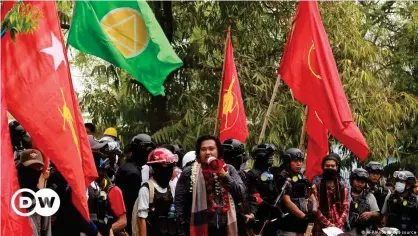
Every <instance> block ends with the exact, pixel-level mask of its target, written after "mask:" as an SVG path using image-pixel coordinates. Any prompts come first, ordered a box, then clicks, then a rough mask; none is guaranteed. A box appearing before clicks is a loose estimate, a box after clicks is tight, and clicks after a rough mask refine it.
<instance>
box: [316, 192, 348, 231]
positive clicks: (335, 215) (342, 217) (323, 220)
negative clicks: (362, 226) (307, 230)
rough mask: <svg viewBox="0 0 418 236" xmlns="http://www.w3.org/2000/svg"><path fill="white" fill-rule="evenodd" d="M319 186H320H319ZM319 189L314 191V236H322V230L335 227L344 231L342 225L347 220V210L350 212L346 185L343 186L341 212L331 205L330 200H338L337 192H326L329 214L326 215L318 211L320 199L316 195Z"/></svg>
mask: <svg viewBox="0 0 418 236" xmlns="http://www.w3.org/2000/svg"><path fill="white" fill-rule="evenodd" d="M319 185H320V184H319ZM318 191H320V190H319V189H318V190H316V189H315V197H316V200H317V203H318V211H317V215H318V222H317V224H316V234H315V235H323V231H322V229H323V228H327V227H331V226H335V227H337V228H340V229H341V230H343V231H344V224H345V222H346V220H347V217H348V214H349V210H350V202H349V200H348V188H347V186H346V185H344V200H343V202H342V207H341V210H340V211H338V210H337V207H336V205H335V204H333V203H332V200H331V199H336V198H338V196H337V195H338V194H339V193H338V191H333V192H330V191H327V200H328V206H330V207H329V213H328V214H327V215H324V214H323V213H322V212H321V210H319V206H320V204H321V203H320V199H319V195H318Z"/></svg>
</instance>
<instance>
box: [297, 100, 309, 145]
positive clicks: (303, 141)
mask: <svg viewBox="0 0 418 236" xmlns="http://www.w3.org/2000/svg"><path fill="white" fill-rule="evenodd" d="M308 110H309V108H308V106H306V107H305V115H304V117H303V125H302V133H301V134H300V140H299V149H300V150H301V151H302V152H303V150H304V148H303V147H304V146H305V137H306V126H307V121H308Z"/></svg>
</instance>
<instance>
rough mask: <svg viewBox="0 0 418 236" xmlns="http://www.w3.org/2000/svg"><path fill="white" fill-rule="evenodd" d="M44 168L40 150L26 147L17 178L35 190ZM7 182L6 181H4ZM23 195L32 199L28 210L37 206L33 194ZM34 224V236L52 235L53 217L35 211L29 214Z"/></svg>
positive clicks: (23, 185) (22, 186)
mask: <svg viewBox="0 0 418 236" xmlns="http://www.w3.org/2000/svg"><path fill="white" fill-rule="evenodd" d="M43 168H44V158H43V156H42V154H41V152H40V151H38V150H36V149H26V150H24V151H23V152H22V153H21V155H20V162H19V164H18V166H17V178H18V180H19V185H20V187H21V188H27V189H30V190H32V191H33V192H35V193H36V192H37V191H38V190H39V188H38V183H39V178H40V176H41V174H42V171H43ZM2 184H6V183H2ZM22 195H23V196H25V197H28V198H30V199H32V203H33V205H32V206H30V207H29V208H28V211H32V209H33V208H34V207H35V206H36V201H35V199H34V198H33V197H34V196H33V195H32V194H29V193H27V192H23V193H22ZM29 219H30V223H31V226H32V230H33V233H32V236H51V235H52V230H51V217H50V216H48V217H45V216H41V215H39V214H38V213H36V212H34V213H33V214H32V215H31V216H29Z"/></svg>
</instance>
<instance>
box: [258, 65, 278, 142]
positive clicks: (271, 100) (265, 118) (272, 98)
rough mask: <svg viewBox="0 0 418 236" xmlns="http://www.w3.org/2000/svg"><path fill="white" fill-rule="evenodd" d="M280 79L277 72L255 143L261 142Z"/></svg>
mask: <svg viewBox="0 0 418 236" xmlns="http://www.w3.org/2000/svg"><path fill="white" fill-rule="evenodd" d="M280 81H281V79H280V74H279V73H277V77H276V84H275V85H274V89H273V94H272V95H271V99H270V104H269V107H268V108H267V112H266V115H265V116H264V123H263V128H262V129H261V133H260V137H259V139H258V142H257V144H261V142H263V139H264V135H265V133H266V127H267V123H268V120H269V116H270V112H271V109H272V108H273V103H274V100H275V99H276V94H277V90H278V89H279V85H280Z"/></svg>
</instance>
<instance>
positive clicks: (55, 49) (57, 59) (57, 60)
mask: <svg viewBox="0 0 418 236" xmlns="http://www.w3.org/2000/svg"><path fill="white" fill-rule="evenodd" d="M51 39H52V46H51V47H49V48H44V49H42V50H41V52H43V53H46V54H49V55H51V56H52V57H53V58H54V69H55V70H57V68H58V67H59V65H60V64H61V62H64V64H66V62H65V56H64V51H63V48H62V44H61V42H60V41H59V40H58V39H57V37H55V35H54V34H53V33H52V32H51Z"/></svg>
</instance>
